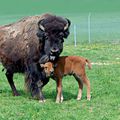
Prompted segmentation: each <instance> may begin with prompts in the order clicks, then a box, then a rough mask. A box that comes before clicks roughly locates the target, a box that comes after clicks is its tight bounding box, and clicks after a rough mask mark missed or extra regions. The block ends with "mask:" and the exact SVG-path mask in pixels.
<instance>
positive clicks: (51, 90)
mask: <svg viewBox="0 0 120 120" xmlns="http://www.w3.org/2000/svg"><path fill="white" fill-rule="evenodd" d="M119 51H120V45H119V44H118V45H114V44H109V45H108V44H84V45H78V46H77V47H76V48H75V47H74V46H64V51H63V53H62V55H71V53H72V54H74V55H79V56H83V57H87V58H88V59H90V60H91V62H93V63H108V62H109V63H111V64H109V65H106V64H105V65H104V64H101V65H97V64H93V68H92V70H88V68H87V67H86V70H87V75H88V77H89V79H90V82H91V95H92V98H91V101H87V100H86V89H85V87H84V90H83V97H82V100H81V101H77V100H76V97H77V92H78V85H77V82H76V81H75V80H74V78H73V77H72V76H67V77H65V78H64V80H63V95H64V101H63V103H62V104H56V103H55V97H56V84H55V81H53V80H52V79H51V80H50V82H49V83H48V85H46V86H45V88H44V89H43V92H44V95H45V98H46V102H45V103H39V102H38V101H37V100H33V99H31V97H30V95H29V94H28V93H27V92H25V91H24V76H23V75H22V74H16V75H15V76H14V81H15V84H16V86H17V88H18V90H19V92H20V94H21V96H19V97H13V96H12V93H11V89H10V87H9V84H8V83H7V80H6V77H5V75H4V72H0V76H1V77H0V120H6V119H8V120H14V119H15V120H16V119H17V120H27V119H28V120H56V119H57V120H61V119H64V120H78V119H81V120H92V119H94V120H120V102H119V101H120V97H119V88H120V76H119V75H120V64H118V62H119V59H120V57H119ZM113 63H114V64H113ZM0 69H1V70H2V66H1V67H0ZM1 70H0V71H1Z"/></svg>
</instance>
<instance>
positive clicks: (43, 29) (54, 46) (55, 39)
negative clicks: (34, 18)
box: [37, 15, 70, 61]
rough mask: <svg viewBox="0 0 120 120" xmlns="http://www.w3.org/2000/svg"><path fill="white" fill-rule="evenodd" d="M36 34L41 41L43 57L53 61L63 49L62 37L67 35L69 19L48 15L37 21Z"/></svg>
mask: <svg viewBox="0 0 120 120" xmlns="http://www.w3.org/2000/svg"><path fill="white" fill-rule="evenodd" d="M38 26H39V30H38V33H37V36H38V37H39V40H40V41H42V43H43V49H44V54H45V56H46V57H45V58H46V59H47V61H48V60H50V61H54V60H55V59H57V58H58V57H59V55H60V53H61V52H62V50H63V42H64V38H67V37H68V35H69V26H70V21H69V20H68V19H65V18H62V17H57V16H52V15H48V16H47V17H46V18H44V19H42V20H40V21H39V22H38Z"/></svg>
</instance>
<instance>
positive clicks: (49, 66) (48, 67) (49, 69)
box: [40, 62, 54, 77]
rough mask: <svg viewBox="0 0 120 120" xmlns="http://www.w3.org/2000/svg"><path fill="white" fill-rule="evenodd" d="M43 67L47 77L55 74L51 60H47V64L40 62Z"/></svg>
mask: <svg viewBox="0 0 120 120" xmlns="http://www.w3.org/2000/svg"><path fill="white" fill-rule="evenodd" d="M40 66H41V68H43V70H44V72H45V74H46V77H50V76H51V75H53V72H54V68H53V64H52V63H51V62H47V63H45V64H40Z"/></svg>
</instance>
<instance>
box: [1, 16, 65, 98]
mask: <svg viewBox="0 0 120 120" xmlns="http://www.w3.org/2000/svg"><path fill="white" fill-rule="evenodd" d="M50 19H52V20H54V19H55V20H56V21H57V23H58V25H56V26H54V22H55V21H54V22H53V23H52V21H51V23H50ZM59 19H60V21H61V20H62V21H61V23H59ZM40 21H46V22H48V23H47V24H44V25H46V26H44V28H45V29H46V30H45V31H42V30H40V28H39V25H38V23H40V24H41V22H40ZM62 22H63V23H62ZM65 24H67V21H66V20H65V19H63V18H61V17H56V16H54V15H51V14H44V15H40V16H31V17H26V18H23V19H22V20H20V21H18V22H16V23H13V24H9V25H5V26H0V60H1V62H2V64H3V66H4V67H5V68H6V77H7V79H8V82H9V84H10V86H11V88H12V91H13V95H15V96H18V95H19V93H18V92H17V90H16V87H15V85H14V82H13V74H14V73H16V72H19V73H20V72H21V73H25V75H26V77H25V78H26V83H29V85H28V86H30V89H32V90H33V88H35V89H36V86H37V82H38V81H39V80H41V79H42V78H44V76H41V75H42V74H41V69H40V68H39V66H38V65H37V63H38V61H39V59H40V58H41V57H42V56H44V55H43V54H46V49H45V48H44V46H45V45H46V44H45V39H43V37H44V36H43V37H41V36H39V35H38V33H39V34H40V33H42V34H43V32H44V33H45V32H50V31H51V29H52V28H53V27H56V28H58V29H59V27H60V28H61V26H62V27H63V28H64V25H65ZM47 27H48V29H49V31H47ZM50 33H51V32H50ZM51 42H52V41H51ZM53 44H54V43H53ZM46 46H47V45H46ZM50 50H51V48H50V47H49V49H47V53H50V52H51V51H50ZM49 51H50V52H49ZM61 52H62V49H61V51H60V52H59V54H60V53H61ZM59 54H58V55H59ZM46 56H47V59H45V60H46V61H48V60H49V54H48V55H46ZM44 58H46V57H44ZM42 60H43V59H42ZM45 60H44V61H45ZM30 81H31V82H32V83H31V82H30ZM47 82H48V79H46V82H45V84H46V83H47ZM31 85H33V86H31ZM41 86H42V85H41ZM35 91H36V90H35ZM38 91H39V90H37V93H36V94H39V92H38ZM31 94H32V93H31ZM41 97H42V96H39V97H38V99H41ZM42 99H43V98H42Z"/></svg>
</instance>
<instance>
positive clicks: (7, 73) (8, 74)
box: [6, 71, 20, 96]
mask: <svg viewBox="0 0 120 120" xmlns="http://www.w3.org/2000/svg"><path fill="white" fill-rule="evenodd" d="M6 77H7V80H8V82H9V84H10V87H11V89H12V92H13V95H14V96H19V95H20V94H19V93H18V92H17V89H16V87H15V85H14V82H13V73H11V72H9V71H7V72H6Z"/></svg>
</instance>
